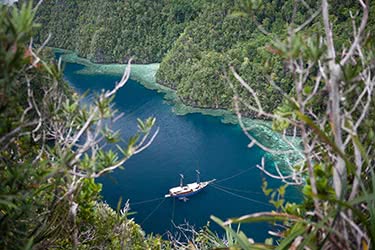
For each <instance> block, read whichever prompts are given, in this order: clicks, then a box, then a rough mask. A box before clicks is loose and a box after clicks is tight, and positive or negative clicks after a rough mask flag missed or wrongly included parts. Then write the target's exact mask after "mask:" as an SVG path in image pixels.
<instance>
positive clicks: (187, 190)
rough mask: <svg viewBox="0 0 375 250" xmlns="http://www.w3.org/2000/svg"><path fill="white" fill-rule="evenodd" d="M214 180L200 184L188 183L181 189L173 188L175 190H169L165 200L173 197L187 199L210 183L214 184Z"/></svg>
mask: <svg viewBox="0 0 375 250" xmlns="http://www.w3.org/2000/svg"><path fill="white" fill-rule="evenodd" d="M214 181H215V179H214V180H211V181H206V182H201V183H196V182H194V183H190V184H188V185H186V186H183V187H175V188H171V189H170V190H169V194H166V195H165V197H166V198H169V197H174V198H185V197H189V196H192V195H195V194H197V193H199V192H200V191H202V190H203V189H204V188H205V187H207V186H208V185H209V184H210V183H212V182H214Z"/></svg>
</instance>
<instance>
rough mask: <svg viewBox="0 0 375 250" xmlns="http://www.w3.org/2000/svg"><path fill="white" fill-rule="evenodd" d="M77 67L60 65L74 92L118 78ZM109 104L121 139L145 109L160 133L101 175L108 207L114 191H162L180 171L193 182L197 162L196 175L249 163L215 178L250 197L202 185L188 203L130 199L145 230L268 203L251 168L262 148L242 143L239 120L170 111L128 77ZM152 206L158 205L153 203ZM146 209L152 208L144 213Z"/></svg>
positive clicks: (147, 194) (254, 228) (253, 231)
mask: <svg viewBox="0 0 375 250" xmlns="http://www.w3.org/2000/svg"><path fill="white" fill-rule="evenodd" d="M82 67H83V66H80V65H76V64H67V65H66V67H65V77H66V79H67V80H68V81H69V82H70V83H71V84H72V85H73V87H74V88H75V89H76V90H77V91H78V92H79V93H83V92H85V91H86V90H88V89H90V90H91V91H99V90H101V89H107V88H112V87H113V85H114V83H115V81H117V80H119V78H120V77H119V76H108V75H99V74H98V75H89V76H88V75H79V74H77V73H76V71H77V70H78V69H81V68H82ZM115 103H116V108H117V109H119V110H120V111H122V112H124V113H125V116H124V117H123V118H122V119H120V120H119V121H118V122H117V125H116V127H115V128H116V129H120V130H121V132H122V134H123V137H124V138H128V137H129V136H130V135H132V134H133V133H134V131H135V129H136V119H137V118H141V119H144V118H147V117H150V116H154V117H156V119H157V122H156V126H157V127H159V128H160V133H159V135H158V136H157V138H156V140H155V141H154V143H153V144H152V145H151V146H150V147H149V148H148V149H147V150H146V151H144V152H142V153H141V154H139V155H136V156H135V157H133V158H131V159H130V160H129V161H128V162H126V164H125V166H124V167H125V169H124V170H116V171H115V172H114V173H112V174H109V175H107V176H105V177H104V178H101V179H100V182H101V183H103V191H102V195H103V199H104V200H105V201H106V202H107V203H109V204H110V205H111V206H112V207H116V206H117V203H118V201H119V198H120V197H122V198H123V200H127V199H130V201H131V203H132V202H133V203H136V202H140V201H145V200H149V199H155V198H162V197H163V196H164V194H166V193H167V192H168V189H169V188H171V187H173V186H177V185H178V183H179V173H183V174H184V175H185V182H194V181H195V169H197V168H199V169H200V172H201V180H207V179H213V178H216V179H217V180H219V181H220V180H222V179H224V178H227V177H230V176H233V175H236V174H237V173H240V172H241V171H245V170H249V168H251V170H250V171H247V172H245V173H243V174H242V175H239V176H237V177H235V178H232V179H229V180H227V181H223V182H219V183H218V184H220V185H222V186H225V187H229V188H231V189H235V190H230V191H233V192H234V193H235V194H236V195H240V196H243V197H247V198H248V199H245V198H241V197H238V196H234V195H232V194H229V193H226V192H223V191H221V190H218V189H217V188H214V187H208V188H207V189H205V190H204V191H202V192H201V193H199V194H197V195H196V196H193V197H191V198H190V199H189V201H187V202H182V201H178V200H176V201H175V200H173V199H166V200H164V202H163V203H161V205H160V202H161V201H163V200H158V201H154V202H150V203H144V204H139V205H136V204H135V205H131V208H132V210H133V211H136V212H137V214H136V215H134V217H135V221H136V222H137V223H140V224H141V225H142V227H143V228H144V229H145V231H146V232H154V233H159V234H163V233H164V232H166V231H167V230H172V229H173V227H172V223H171V221H172V220H173V221H174V223H175V224H180V223H184V222H185V221H189V223H190V224H191V225H195V226H197V227H201V226H204V225H206V223H207V221H209V217H210V215H215V216H217V217H219V218H222V219H226V218H230V217H236V216H240V215H244V214H248V213H254V212H259V211H269V210H270V209H272V206H270V205H268V204H269V203H268V198H267V197H265V196H264V194H263V193H262V190H261V185H262V178H265V176H264V175H262V174H261V173H260V171H259V170H258V169H256V168H254V166H255V165H256V164H257V163H259V162H260V160H261V157H262V156H263V154H264V152H263V151H262V150H261V149H259V148H258V147H253V148H251V149H249V148H247V145H248V143H249V141H248V139H247V138H246V137H245V136H244V135H243V133H242V131H241V129H240V128H239V127H238V126H235V125H226V124H223V123H221V122H220V119H219V118H217V117H210V116H204V115H201V114H189V115H185V116H176V115H175V114H174V113H173V112H172V106H171V105H169V104H167V103H165V102H164V100H163V96H162V94H159V93H157V92H155V91H151V90H148V89H146V88H144V87H143V86H142V85H140V84H139V83H137V82H135V81H131V80H130V81H129V82H128V83H127V84H126V86H125V87H124V88H123V89H121V90H120V91H119V93H118V95H117V96H116V99H115ZM267 181H268V182H270V184H271V185H273V186H277V185H279V183H278V182H277V181H275V180H270V179H267ZM292 193H295V191H293V192H292ZM158 205H160V207H159V208H158V209H156V210H155V208H156V207H157V206H158ZM152 211H154V213H153V214H152V215H151V216H149V215H150V213H151V212H152ZM211 225H213V227H212V228H213V229H214V230H218V229H219V228H218V227H217V226H216V225H214V223H211ZM241 228H242V229H244V230H246V232H247V233H248V235H249V236H251V237H252V238H255V239H258V240H262V239H264V238H266V237H267V234H266V232H267V230H269V227H268V226H267V225H265V224H253V225H246V226H242V227H241Z"/></svg>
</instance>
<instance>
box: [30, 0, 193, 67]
mask: <svg viewBox="0 0 375 250" xmlns="http://www.w3.org/2000/svg"><path fill="white" fill-rule="evenodd" d="M199 11H200V5H199V4H198V1H191V0H179V1H167V0H162V1H149V0H129V1H116V0H109V1H101V0H79V1H78V0H51V1H45V2H44V3H43V4H42V5H41V6H40V8H39V11H38V18H37V21H38V22H40V23H41V24H42V25H43V27H44V28H43V29H42V30H41V32H40V33H39V36H38V41H39V42H42V41H43V40H44V39H46V38H47V37H48V34H49V33H50V34H51V35H52V36H51V40H50V42H49V44H50V46H55V47H60V48H64V49H71V50H75V51H76V52H78V54H79V55H80V56H82V57H86V58H88V59H90V60H92V61H93V62H99V63H104V62H107V63H108V62H119V63H124V62H126V61H127V60H128V59H129V57H133V58H134V60H135V62H137V63H150V62H160V61H161V60H162V58H163V56H164V55H165V53H166V52H167V51H168V50H169V49H170V48H171V46H172V44H173V42H174V41H175V40H176V39H177V38H178V36H179V34H180V33H181V32H182V31H183V30H184V28H185V26H186V25H187V24H188V23H189V21H191V20H193V19H194V18H195V17H196V16H197V15H198V13H199Z"/></svg>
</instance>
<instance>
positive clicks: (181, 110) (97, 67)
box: [52, 48, 302, 170]
mask: <svg viewBox="0 0 375 250" xmlns="http://www.w3.org/2000/svg"><path fill="white" fill-rule="evenodd" d="M52 49H53V52H54V53H56V54H60V57H61V60H62V61H63V62H67V63H75V64H80V65H83V66H84V68H83V69H81V70H79V71H78V73H79V74H86V75H92V74H105V75H118V76H121V75H122V74H123V72H124V70H125V68H126V66H127V64H96V63H93V62H91V61H90V60H88V59H85V58H81V57H79V56H78V55H77V54H76V53H75V52H73V51H70V50H65V49H59V48H52ZM158 69H159V64H158V63H153V64H132V65H131V73H130V79H132V80H135V81H137V82H138V83H139V84H141V85H143V86H144V87H145V88H147V89H150V90H154V91H157V92H158V93H161V94H163V97H164V99H165V101H166V102H168V103H170V104H171V106H172V111H173V113H175V114H176V115H188V114H194V113H199V114H202V115H209V116H214V117H218V118H220V121H221V122H222V123H224V124H232V125H238V119H237V116H236V115H235V114H233V113H232V112H230V111H228V110H223V109H204V108H197V107H191V106H187V105H185V104H184V103H183V102H182V101H181V100H180V98H179V97H178V96H177V94H176V91H175V90H173V89H171V88H168V87H166V86H163V85H161V84H158V83H157V82H156V80H155V74H156V72H157V70H158ZM243 122H244V124H245V126H246V127H249V128H253V129H252V131H251V132H252V133H251V134H252V135H253V136H254V138H256V140H258V141H259V142H261V143H262V144H264V145H266V146H269V147H270V148H272V149H276V150H280V151H288V150H291V149H294V150H295V152H294V153H293V154H278V155H271V154H270V153H268V152H265V157H266V160H267V159H272V161H273V162H274V163H275V164H277V165H279V166H282V169H285V170H290V168H291V167H290V166H289V165H293V163H296V162H297V161H299V160H301V157H302V154H301V152H300V151H299V150H296V149H298V148H299V146H298V145H299V143H300V138H298V137H296V138H294V141H293V147H294V148H293V147H292V146H291V145H288V144H287V143H286V142H285V141H284V139H283V136H282V135H281V134H280V133H277V132H275V131H273V130H272V126H271V123H272V122H271V121H265V120H260V119H252V118H243ZM286 138H288V139H289V140H290V139H291V137H289V136H286ZM299 154H301V156H300V157H298V155H299Z"/></svg>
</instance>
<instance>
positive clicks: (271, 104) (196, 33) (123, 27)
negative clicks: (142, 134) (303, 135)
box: [38, 0, 371, 116]
mask: <svg viewBox="0 0 375 250" xmlns="http://www.w3.org/2000/svg"><path fill="white" fill-rule="evenodd" d="M249 2H251V1H248V0H242V1H241V0H221V1H214V0H206V1H204V0H153V1H150V0H127V1H120V0H106V1H102V0H50V1H45V2H44V3H43V4H42V5H41V6H40V9H39V11H38V21H39V22H40V23H42V24H43V26H44V29H42V31H41V32H40V33H39V36H38V40H39V42H42V41H43V40H44V39H46V38H47V36H48V34H49V33H51V34H52V37H51V41H50V42H49V45H50V46H54V47H60V48H65V49H71V50H75V51H76V52H77V53H78V54H79V55H80V56H82V57H85V58H88V59H90V60H91V61H93V62H98V63H112V62H118V63H125V62H127V60H128V59H129V58H130V57H133V58H134V60H135V62H137V63H152V62H161V65H160V69H159V71H158V73H157V81H158V82H159V83H161V84H163V85H166V86H168V87H171V88H173V89H175V90H177V94H178V96H179V97H180V98H181V100H182V101H183V102H184V103H185V104H188V105H191V106H196V107H204V108H225V109H231V108H232V97H233V88H232V87H230V84H229V83H230V82H232V83H233V84H234V86H233V87H234V89H236V91H238V92H239V93H238V94H239V95H240V96H242V97H246V96H247V95H249V93H248V92H247V91H244V89H243V88H238V83H237V81H235V80H234V79H232V78H233V77H232V75H231V74H230V77H229V79H228V77H226V74H225V73H224V72H227V71H228V65H233V66H234V67H235V69H236V70H237V71H238V72H239V73H240V75H241V76H242V77H243V78H244V79H245V80H246V81H247V83H248V84H249V85H251V86H252V87H253V88H254V90H256V91H258V92H259V93H262V95H261V96H260V97H259V98H260V99H261V100H260V101H261V102H262V103H263V104H264V109H265V111H273V110H274V109H275V108H277V107H278V106H279V105H280V103H281V99H282V98H281V95H280V93H279V91H276V90H275V89H274V88H273V87H271V86H270V85H269V82H268V81H269V79H266V78H265V76H266V75H270V73H271V70H272V77H273V79H272V80H273V81H274V82H275V83H276V84H277V85H278V86H279V87H280V88H281V89H282V90H283V91H284V92H286V93H289V92H290V91H291V89H292V87H291V85H290V82H291V81H290V79H289V78H288V76H287V74H286V70H285V65H284V63H283V61H282V60H281V59H280V58H279V57H278V55H277V50H274V48H273V47H272V46H271V45H270V44H271V43H270V41H271V39H272V37H274V36H276V35H277V36H278V37H279V38H280V37H281V38H283V36H281V34H287V32H286V27H287V26H288V23H290V21H291V19H292V16H293V1H285V0H264V1H260V2H262V3H263V4H261V5H260V6H259V8H257V9H256V13H255V14H256V20H254V19H252V17H251V16H244V15H240V14H238V13H240V11H244V12H246V11H248V9H247V8H248V7H249V6H248V5H247V4H246V3H249ZM304 3H305V4H304V5H303V4H301V6H299V8H298V11H297V12H296V13H295V15H294V20H295V22H296V24H297V25H298V24H302V23H303V22H305V21H306V20H307V19H308V17H309V16H311V15H313V13H314V11H315V10H316V9H317V8H318V7H317V6H316V4H317V3H316V1H315V0H307V1H304ZM306 6H309V8H307V7H306ZM332 6H335V9H333V10H332V15H333V16H335V20H336V23H335V25H336V26H335V27H336V30H335V32H336V34H338V35H340V37H342V41H341V43H345V42H346V41H348V38H349V37H351V30H350V27H351V20H350V19H349V15H348V13H349V11H350V10H352V11H353V13H355V10H356V9H357V8H358V7H359V6H358V2H357V1H354V0H334V1H332ZM370 13H371V12H370ZM256 23H258V24H262V25H263V27H264V29H265V30H267V31H268V32H269V33H270V34H271V35H270V36H265V35H263V34H262V33H261V32H260V31H259V30H258V28H257V25H256ZM337 24H339V25H337ZM306 29H308V30H309V31H311V32H312V33H316V34H319V33H321V31H322V26H321V24H320V19H319V18H317V20H314V21H313V22H312V23H310V24H309V25H308V26H307V27H306ZM284 38H286V37H284ZM275 51H276V53H275ZM249 99H251V98H249ZM248 115H250V116H253V115H254V113H251V112H250V113H249V114H248Z"/></svg>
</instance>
